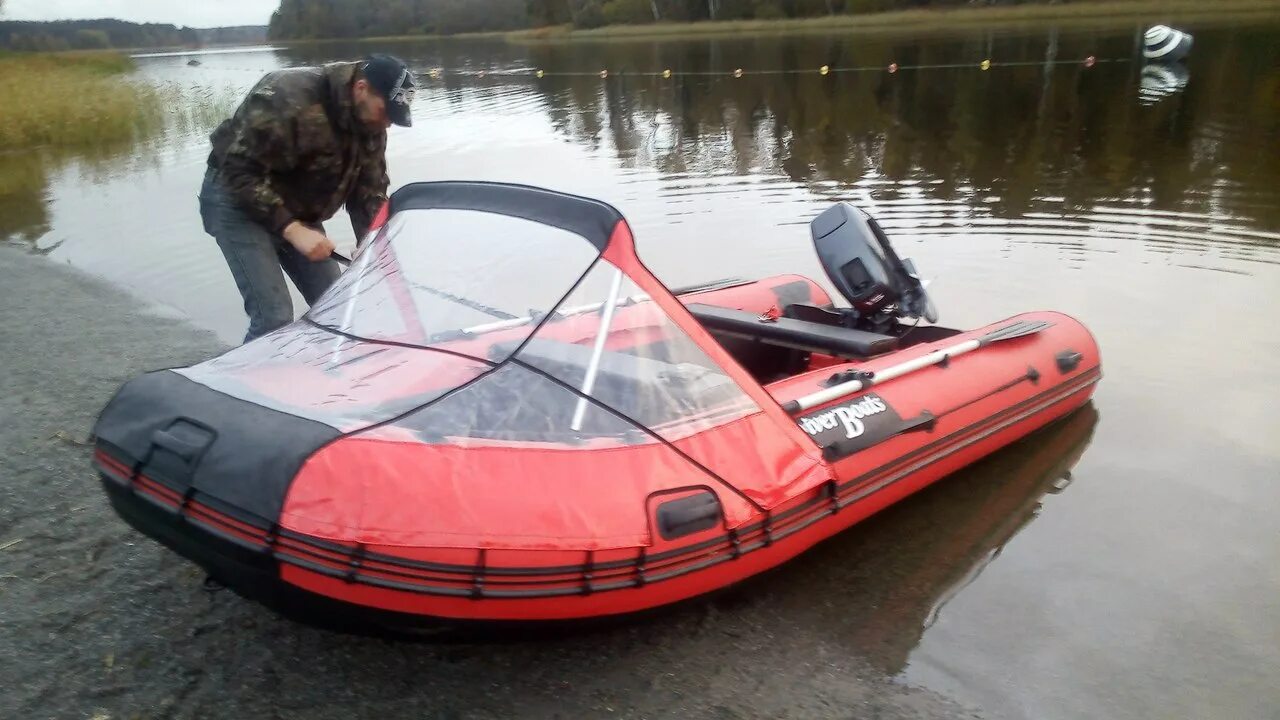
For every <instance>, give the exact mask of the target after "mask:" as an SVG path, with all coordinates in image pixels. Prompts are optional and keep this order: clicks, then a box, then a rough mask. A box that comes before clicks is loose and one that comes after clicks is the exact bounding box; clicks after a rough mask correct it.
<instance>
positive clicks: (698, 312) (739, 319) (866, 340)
mask: <svg viewBox="0 0 1280 720" xmlns="http://www.w3.org/2000/svg"><path fill="white" fill-rule="evenodd" d="M686 307H687V308H688V310H689V312H690V313H692V314H693V316H694V317H695V318H697V319H698V322H700V323H702V325H703V326H704V327H706V328H707V329H708V330H710V331H712V332H713V333H723V334H725V335H730V336H734V337H741V338H747V339H750V340H755V341H758V342H762V343H766V344H769V345H779V346H782V347H788V348H793V349H797V350H806V351H809V352H819V353H825V354H828V355H836V356H839V357H871V356H873V355H880V354H882V353H886V352H889V351H891V350H895V349H897V347H898V339H897V338H895V337H893V336H891V335H880V334H878V333H872V332H866V331H865V330H854V329H852V328H846V327H839V326H832V325H827V324H824V323H818V322H812V321H809V320H799V319H796V318H789V317H779V318H777V319H776V320H762V319H761V317H760V315H759V314H758V313H753V312H747V311H746V310H735V309H733V308H725V307H716V306H714V305H703V304H700V303H694V304H690V305H688V306H686Z"/></svg>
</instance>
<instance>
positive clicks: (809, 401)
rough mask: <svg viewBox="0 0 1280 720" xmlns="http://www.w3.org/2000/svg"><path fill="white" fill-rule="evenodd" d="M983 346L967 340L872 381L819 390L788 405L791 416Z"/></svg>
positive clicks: (882, 372) (879, 374)
mask: <svg viewBox="0 0 1280 720" xmlns="http://www.w3.org/2000/svg"><path fill="white" fill-rule="evenodd" d="M981 346H982V341H981V340H980V339H974V340H967V341H965V342H962V343H960V344H958V345H952V346H951V347H948V348H942V349H941V350H934V351H933V352H931V353H929V354H928V355H922V356H920V357H918V358H916V359H914V360H907V361H906V362H903V363H899V364H897V365H893V366H890V367H887V368H885V369H884V370H880V371H878V372H876V374H875V376H874V377H873V378H871V380H870V381H865V380H850V381H849V382H846V383H840V384H839V385H832V386H831V387H829V388H827V389H826V390H819V391H818V392H816V393H811V394H809V395H805V396H804V397H802V398H799V399H797V400H794V401H793V402H794V405H792V404H788V409H789V410H790V411H791V414H793V415H794V414H796V413H801V412H804V411H805V410H808V409H810V408H815V407H817V406H819V405H825V404H826V403H829V402H831V401H832V400H838V399H840V398H842V397H844V396H845V395H852V394H853V393H856V392H858V391H859V390H861V389H863V388H865V387H869V386H871V385H879V384H880V383H882V382H886V381H889V380H893V379H894V378H899V377H902V376H903V375H908V374H910V373H913V372H915V371H917V370H922V369H924V368H927V367H929V366H931V365H937V364H938V363H940V362H942V361H943V360H946V359H947V358H953V357H956V356H958V355H963V354H965V353H967V352H972V351H974V350H977V349H978V348H979V347H981ZM792 408H794V409H792Z"/></svg>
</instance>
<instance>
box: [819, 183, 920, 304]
mask: <svg viewBox="0 0 1280 720" xmlns="http://www.w3.org/2000/svg"><path fill="white" fill-rule="evenodd" d="M809 228H810V231H811V233H812V235H813V246H814V250H815V251H816V252H817V254H818V259H819V260H820V261H821V263H822V267H823V269H824V270H825V271H826V273H827V277H828V278H829V279H830V280H831V282H832V284H834V285H835V287H836V289H837V290H838V291H839V292H840V294H841V295H843V296H844V299H845V300H847V301H848V302H849V305H850V309H851V310H852V314H853V318H852V319H853V322H852V323H851V324H852V325H853V326H858V327H875V326H882V325H884V324H886V323H890V322H893V321H895V320H896V319H898V318H923V319H925V320H928V321H929V322H936V321H937V319H938V313H937V311H936V310H935V309H934V307H933V303H932V302H931V301H930V300H929V297H928V294H927V293H926V292H925V289H924V283H923V282H921V281H920V278H919V276H918V275H917V273H916V269H915V265H914V263H912V262H911V260H910V259H909V258H907V259H901V258H899V257H898V254H897V253H896V252H895V251H894V249H893V245H892V244H891V243H890V242H889V238H888V236H886V235H885V234H884V231H883V230H882V229H881V228H880V226H879V225H878V224H877V223H876V221H875V220H874V219H873V218H872V217H871V216H870V215H868V214H867V213H866V212H863V211H862V210H861V209H859V208H857V207H854V206H853V205H850V204H849V203H845V202H841V203H836V204H835V205H833V206H832V207H830V208H827V209H826V210H825V211H823V212H822V214H821V215H819V216H818V217H816V218H814V219H813V221H812V222H811V223H810V224H809Z"/></svg>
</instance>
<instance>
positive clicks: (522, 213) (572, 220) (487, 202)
mask: <svg viewBox="0 0 1280 720" xmlns="http://www.w3.org/2000/svg"><path fill="white" fill-rule="evenodd" d="M431 209H454V210H479V211H483V212H491V213H497V214H499V215H509V216H511V217H519V218H524V219H526V220H532V221H534V222H538V223H542V224H543V225H550V226H551V227H558V228H560V229H562V230H568V231H569V232H572V233H576V234H578V235H581V236H582V237H584V238H586V240H587V241H588V242H590V243H591V244H592V245H595V246H596V248H597V249H598V250H600V251H601V252H604V249H605V248H606V247H608V246H609V238H610V237H611V236H612V235H613V229H614V227H616V226H617V224H618V223H619V222H620V221H621V220H622V214H621V213H619V212H618V211H617V210H616V209H614V208H613V207H612V206H609V205H606V204H605V203H602V202H600V201H599V200H592V199H590V198H584V197H578V196H576V195H568V194H565V193H559V192H554V191H551V190H545V189H543V188H537V187H532V186H528V185H515V184H509V183H495V182H459V181H447V182H419V183H411V184H409V185H405V186H404V187H402V188H400V189H399V190H397V191H396V192H395V193H393V194H392V195H391V212H392V214H395V213H398V212H401V211H403V210H431Z"/></svg>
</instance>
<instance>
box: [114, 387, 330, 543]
mask: <svg viewBox="0 0 1280 720" xmlns="http://www.w3.org/2000/svg"><path fill="white" fill-rule="evenodd" d="M93 432H94V435H95V437H96V438H97V441H98V443H99V445H100V446H102V447H103V448H104V449H105V450H107V451H108V452H109V453H111V454H113V455H116V456H118V459H119V460H121V461H123V462H126V463H128V464H131V465H132V464H135V463H142V464H143V466H142V468H141V472H143V473H144V474H146V475H147V476H148V477H151V478H153V479H155V480H157V481H159V482H161V483H163V484H165V485H167V486H169V487H170V488H171V489H173V490H176V491H178V492H186V491H187V490H188V489H194V490H199V491H200V492H202V493H205V494H208V495H210V496H212V497H214V498H217V499H219V500H222V501H224V502H226V503H228V504H230V505H232V506H234V507H237V508H240V509H242V510H245V511H248V512H250V513H253V514H254V515H257V516H259V517H261V518H264V519H267V520H270V521H273V522H274V521H275V520H277V519H279V517H280V510H281V508H282V506H283V505H284V498H285V494H286V493H287V492H288V490H289V485H290V483H292V482H293V478H294V476H295V475H297V472H298V469H299V468H300V467H301V466H302V463H303V462H304V461H305V460H306V459H307V457H309V456H310V455H311V454H312V453H314V452H315V451H316V450H318V449H319V448H320V447H321V446H323V445H325V444H326V443H328V442H330V441H332V440H334V439H336V438H337V437H338V435H339V433H338V431H337V430H336V429H334V428H332V427H329V426H328V425H324V424H321V423H318V422H315V421H312V420H304V419H302V418H299V417H296V416H293V415H288V414H286V413H282V412H278V411H275V410H268V409H266V408H263V407H261V406H259V405H254V404H252V403H249V402H245V401H244V400H238V399H236V398H233V397H230V396H228V395H224V394H222V393H219V392H217V391H214V390H210V389H209V388H207V387H205V386H204V385H200V384H199V383H196V382H193V381H191V380H188V379H187V378H185V377H183V376H182V375H179V374H177V373H175V372H172V371H169V370H161V371H158V372H153V373H148V374H146V375H142V376H140V377H138V378H135V379H133V380H130V381H129V382H127V383H125V385H124V386H123V387H122V388H121V389H120V390H119V392H117V393H116V396H115V397H114V398H112V400H111V402H110V403H108V404H107V406H106V408H104V409H103V411H102V413H101V415H99V417H98V422H97V423H96V424H95V426H94V431H93ZM353 472H354V470H353Z"/></svg>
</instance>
